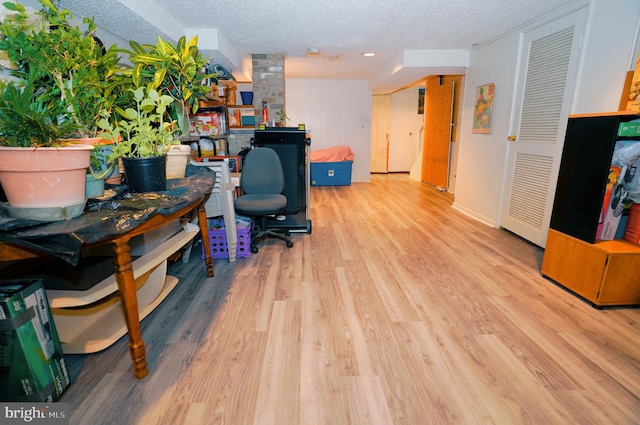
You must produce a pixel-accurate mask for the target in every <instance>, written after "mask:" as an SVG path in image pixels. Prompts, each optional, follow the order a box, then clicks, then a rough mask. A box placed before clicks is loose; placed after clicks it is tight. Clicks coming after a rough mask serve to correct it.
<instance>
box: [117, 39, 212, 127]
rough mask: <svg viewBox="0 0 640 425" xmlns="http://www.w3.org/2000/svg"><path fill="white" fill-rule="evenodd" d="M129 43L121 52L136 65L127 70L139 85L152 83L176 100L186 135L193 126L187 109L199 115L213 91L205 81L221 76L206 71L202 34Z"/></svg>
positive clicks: (176, 112)
mask: <svg viewBox="0 0 640 425" xmlns="http://www.w3.org/2000/svg"><path fill="white" fill-rule="evenodd" d="M129 46H130V47H131V50H121V51H122V52H125V53H127V54H129V59H130V60H131V62H133V64H134V65H133V68H132V69H131V70H127V71H125V73H129V74H130V75H131V78H132V81H133V84H134V85H135V86H136V87H142V86H149V87H151V88H153V89H155V90H157V91H163V92H164V93H166V94H167V95H169V96H171V97H172V98H173V99H174V100H175V102H174V103H173V104H172V105H171V106H170V107H169V112H170V114H171V118H172V119H173V120H175V121H176V122H177V125H178V127H179V129H180V130H181V132H182V133H183V134H184V133H185V132H187V131H188V128H189V122H188V114H187V112H189V111H190V112H191V113H192V114H195V113H196V111H197V110H198V104H199V102H200V101H201V100H205V99H206V94H207V93H209V92H210V91H211V88H210V87H209V86H205V85H202V81H203V80H205V79H208V78H211V77H215V76H216V75H217V74H207V73H205V72H204V71H203V70H204V69H205V66H206V64H207V58H205V57H203V56H202V55H201V54H200V52H199V51H198V37H197V36H194V37H193V38H191V39H189V40H187V39H186V37H184V36H182V37H180V39H179V40H178V42H177V43H176V44H175V45H173V44H171V43H169V42H168V41H165V40H163V39H162V38H161V37H158V40H157V41H156V44H155V45H153V44H139V43H136V42H135V41H130V42H129Z"/></svg>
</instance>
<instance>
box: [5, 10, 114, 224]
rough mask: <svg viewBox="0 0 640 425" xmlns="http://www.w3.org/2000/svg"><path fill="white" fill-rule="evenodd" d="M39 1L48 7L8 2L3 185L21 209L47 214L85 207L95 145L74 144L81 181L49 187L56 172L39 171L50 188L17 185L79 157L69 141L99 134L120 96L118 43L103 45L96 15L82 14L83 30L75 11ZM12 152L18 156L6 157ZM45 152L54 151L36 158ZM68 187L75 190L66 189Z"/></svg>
mask: <svg viewBox="0 0 640 425" xmlns="http://www.w3.org/2000/svg"><path fill="white" fill-rule="evenodd" d="M40 3H41V5H42V8H41V10H39V11H37V12H35V13H29V12H27V10H26V9H25V7H24V6H23V5H21V4H19V3H11V2H7V3H4V4H3V5H4V7H5V8H6V9H8V10H9V11H11V13H10V14H9V15H8V16H7V17H5V19H4V20H3V21H2V22H1V23H0V55H1V56H2V57H3V58H4V60H5V61H7V62H8V63H9V64H10V66H9V69H10V71H9V72H10V74H11V75H12V76H13V77H14V82H11V83H2V84H1V85H0V150H2V152H0V155H2V158H1V159H0V184H2V187H3V189H4V191H5V193H6V195H7V198H8V199H9V204H10V206H11V208H12V211H14V213H15V214H16V215H20V216H21V217H25V218H35V219H42V220H47V219H59V218H69V217H71V216H76V215H79V214H81V213H82V211H83V208H84V186H85V180H86V169H87V167H88V166H89V152H90V151H91V149H93V147H92V146H84V147H80V148H75V147H74V148H73V149H74V150H80V151H81V153H82V155H81V156H82V159H81V160H72V163H73V165H71V167H72V170H73V171H72V172H70V173H71V174H72V175H73V176H74V178H77V179H78V181H76V182H73V183H62V184H61V185H60V186H61V188H53V187H51V185H52V184H53V183H54V182H59V181H60V178H59V176H58V175H56V176H55V177H50V176H49V177H47V174H43V172H42V171H38V170H36V174H38V173H39V174H40V176H41V178H40V180H41V183H45V190H44V192H43V193H41V194H36V193H34V192H33V191H34V190H35V189H34V188H35V187H37V185H35V184H33V183H28V187H29V189H20V188H19V186H18V184H19V183H23V182H25V180H26V177H25V176H26V174H24V171H25V170H24V169H25V168H26V167H30V166H40V165H44V166H51V165H52V164H53V163H54V161H53V158H55V159H58V158H65V157H67V155H76V154H77V153H74V154H68V153H67V152H68V151H69V150H71V147H70V146H72V145H74V144H75V143H74V141H75V139H76V138H86V137H93V136H95V135H96V131H97V130H98V128H97V120H98V119H99V117H100V114H101V113H102V112H103V111H104V110H109V109H110V108H112V106H113V104H114V102H115V101H116V100H117V99H118V97H117V95H118V93H117V88H118V87H119V83H120V82H119V81H118V78H119V77H117V73H118V71H119V67H118V58H117V56H116V50H115V47H112V48H110V49H109V50H106V51H103V48H102V45H101V44H100V43H98V42H97V41H96V39H95V38H94V37H93V32H94V31H95V28H96V27H95V24H94V23H93V21H92V20H90V19H84V25H85V26H86V27H87V31H86V32H85V30H83V29H81V28H79V27H78V26H77V25H74V24H72V21H73V15H72V14H71V12H70V11H68V10H66V9H58V8H56V7H55V6H54V4H53V2H52V1H50V0H40ZM69 139H74V140H69ZM9 154H10V155H18V158H19V159H7V158H6V156H5V155H9ZM42 155H48V156H47V157H46V159H38V158H39V157H40V156H42ZM56 167H64V166H56ZM78 167H79V168H78ZM53 172H55V173H60V172H62V170H60V169H56V170H53ZM65 187H66V188H73V189H74V191H75V192H76V194H75V195H62V192H61V190H62V188H65ZM14 195H21V196H20V198H16V197H15V196H14ZM31 201H37V202H36V204H35V205H34V204H32V203H31ZM38 209H40V210H41V211H48V212H50V213H51V214H50V215H45V216H41V215H40V214H36V213H35V211H37V210H38ZM23 213H24V214H23Z"/></svg>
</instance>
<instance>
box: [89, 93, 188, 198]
mask: <svg viewBox="0 0 640 425" xmlns="http://www.w3.org/2000/svg"><path fill="white" fill-rule="evenodd" d="M130 91H131V93H132V95H133V102H134V105H132V107H128V108H126V109H122V108H119V107H116V109H115V110H116V113H117V114H118V115H119V118H117V119H116V120H115V125H114V121H113V120H109V119H107V117H106V116H105V117H104V118H102V119H101V120H99V121H98V126H99V127H100V128H101V129H102V130H103V131H104V137H108V138H111V139H112V140H114V141H115V145H114V148H113V152H112V153H111V159H113V160H115V159H117V158H122V165H123V167H124V173H125V177H126V179H127V186H128V187H129V189H130V190H131V191H133V192H154V191H162V190H165V189H166V168H165V163H166V155H167V152H168V151H169V148H170V146H171V145H172V144H174V143H176V142H175V139H174V132H175V128H176V126H175V122H174V121H168V120H167V119H166V114H165V113H166V111H167V108H168V107H169V106H170V105H171V104H172V103H173V102H174V99H173V97H171V96H169V95H166V94H162V93H159V92H158V91H156V90H155V89H153V88H151V87H137V88H131V89H130Z"/></svg>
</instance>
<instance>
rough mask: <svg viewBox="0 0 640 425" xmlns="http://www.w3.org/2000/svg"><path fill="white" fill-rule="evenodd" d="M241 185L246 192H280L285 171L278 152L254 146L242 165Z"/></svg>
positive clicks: (282, 189)
mask: <svg viewBox="0 0 640 425" xmlns="http://www.w3.org/2000/svg"><path fill="white" fill-rule="evenodd" d="M240 186H241V187H242V191H243V192H244V193H246V194H280V193H282V192H283V191H284V172H283V171H282V163H281V162H280V157H279V156H278V154H277V153H276V152H275V151H274V150H273V149H270V148H254V149H251V150H250V151H249V153H247V157H246V158H245V162H244V164H243V166H242V175H241V177H240Z"/></svg>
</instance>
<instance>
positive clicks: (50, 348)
mask: <svg viewBox="0 0 640 425" xmlns="http://www.w3.org/2000/svg"><path fill="white" fill-rule="evenodd" d="M69 385H70V379H69V372H68V370H67V366H66V364H65V361H64V354H63V352H62V346H61V345H60V340H59V338H58V332H57V331H56V327H55V323H54V322H53V317H52V315H51V310H50V309H49V303H48V301H47V293H46V291H45V289H44V286H43V285H42V280H40V279H23V280H0V401H32V402H52V401H56V400H58V399H59V398H60V396H61V395H62V393H63V392H64V391H65V390H66V389H67V388H69Z"/></svg>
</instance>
